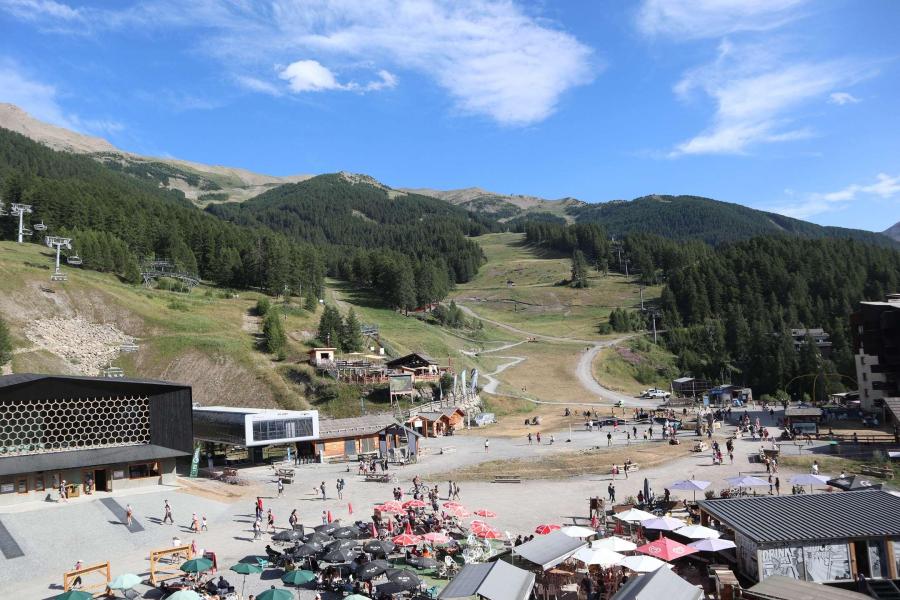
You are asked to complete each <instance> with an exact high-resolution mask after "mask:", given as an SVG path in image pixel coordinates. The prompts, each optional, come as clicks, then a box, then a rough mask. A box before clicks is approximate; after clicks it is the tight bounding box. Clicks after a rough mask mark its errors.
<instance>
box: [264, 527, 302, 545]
mask: <svg viewBox="0 0 900 600" xmlns="http://www.w3.org/2000/svg"><path fill="white" fill-rule="evenodd" d="M272 539H273V540H275V541H276V542H293V541H295V540H300V539H303V534H302V533H300V532H299V531H297V530H296V529H285V530H284V531H279V532H278V533H276V534H275V535H273V536H272Z"/></svg>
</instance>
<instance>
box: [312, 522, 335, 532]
mask: <svg viewBox="0 0 900 600" xmlns="http://www.w3.org/2000/svg"><path fill="white" fill-rule="evenodd" d="M340 528H341V522H340V521H333V522H331V523H325V524H323V525H319V526H318V527H316V528H315V530H316V533H324V534H325V535H331V534H332V533H334V532H335V531H337V530H338V529H340Z"/></svg>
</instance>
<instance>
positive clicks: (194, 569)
mask: <svg viewBox="0 0 900 600" xmlns="http://www.w3.org/2000/svg"><path fill="white" fill-rule="evenodd" d="M212 566H213V562H212V561H211V560H209V559H208V558H192V559H191V560H187V561H185V562H183V563H181V566H180V567H178V568H179V569H181V570H182V571H184V572H185V573H203V572H204V571H209V570H210V569H212Z"/></svg>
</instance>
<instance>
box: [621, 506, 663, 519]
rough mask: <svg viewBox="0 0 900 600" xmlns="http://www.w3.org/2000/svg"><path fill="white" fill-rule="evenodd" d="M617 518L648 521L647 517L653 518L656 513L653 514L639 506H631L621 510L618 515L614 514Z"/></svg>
mask: <svg viewBox="0 0 900 600" xmlns="http://www.w3.org/2000/svg"><path fill="white" fill-rule="evenodd" d="M613 516H614V517H615V518H617V519H619V520H620V521H630V522H635V521H646V520H647V519H653V518H655V516H656V515H652V514H650V513H648V512H647V511H644V510H640V509H638V508H630V509H628V510H626V511H623V512H620V513H618V514H616V515H613Z"/></svg>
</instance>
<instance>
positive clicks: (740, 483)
mask: <svg viewBox="0 0 900 600" xmlns="http://www.w3.org/2000/svg"><path fill="white" fill-rule="evenodd" d="M725 481H727V482H728V483H729V484H730V485H733V486H734V487H762V486H768V485H769V482H768V481H766V480H765V479H760V478H759V477H753V476H752V475H742V476H740V477H729V478H728V479H726V480H725Z"/></svg>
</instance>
